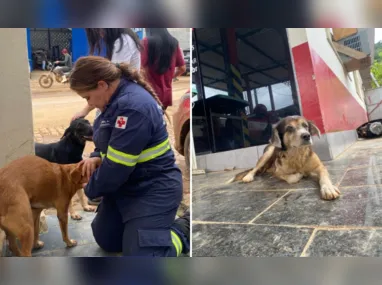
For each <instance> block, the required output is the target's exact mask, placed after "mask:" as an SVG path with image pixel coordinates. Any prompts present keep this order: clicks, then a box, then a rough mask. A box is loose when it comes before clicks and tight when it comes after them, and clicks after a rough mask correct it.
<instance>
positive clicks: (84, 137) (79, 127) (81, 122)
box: [35, 118, 95, 220]
mask: <svg viewBox="0 0 382 285" xmlns="http://www.w3.org/2000/svg"><path fill="white" fill-rule="evenodd" d="M92 137H93V127H92V125H91V124H90V122H89V121H88V120H86V119H84V118H78V119H76V120H74V121H72V122H71V123H70V126H69V127H68V128H67V129H66V130H65V133H64V135H63V136H62V137H61V139H60V140H59V141H58V142H55V143H50V144H42V143H35V154H36V156H39V157H41V158H44V159H46V160H48V161H50V162H54V163H58V164H70V163H78V162H80V161H82V154H83V152H84V149H85V145H86V141H92ZM77 194H78V196H79V198H80V201H81V205H82V208H83V209H84V210H85V211H88V212H91V211H94V210H95V207H92V206H89V204H88V202H87V199H86V197H85V193H84V190H83V189H81V190H79V191H78V192H77ZM69 212H70V216H71V218H72V219H74V220H80V219H81V218H82V217H81V216H80V215H79V214H78V213H76V212H75V211H74V209H73V207H72V203H71V204H70V206H69Z"/></svg>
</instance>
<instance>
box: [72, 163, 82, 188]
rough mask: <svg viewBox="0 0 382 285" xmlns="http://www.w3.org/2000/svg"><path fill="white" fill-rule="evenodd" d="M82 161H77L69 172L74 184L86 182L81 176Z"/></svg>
mask: <svg viewBox="0 0 382 285" xmlns="http://www.w3.org/2000/svg"><path fill="white" fill-rule="evenodd" d="M82 166H83V161H81V162H80V163H77V165H76V166H75V167H74V168H73V169H72V171H71V172H70V177H71V178H72V181H73V182H74V183H75V184H81V183H85V182H86V178H85V177H83V176H82Z"/></svg>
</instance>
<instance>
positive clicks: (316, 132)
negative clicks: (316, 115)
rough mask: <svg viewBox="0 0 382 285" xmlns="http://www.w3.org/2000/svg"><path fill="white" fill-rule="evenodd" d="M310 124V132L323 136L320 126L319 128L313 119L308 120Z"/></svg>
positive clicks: (313, 134) (319, 136)
mask: <svg viewBox="0 0 382 285" xmlns="http://www.w3.org/2000/svg"><path fill="white" fill-rule="evenodd" d="M308 124H309V132H310V134H311V135H312V136H315V135H317V136H318V138H321V132H320V130H319V128H317V126H316V125H315V124H314V123H313V122H312V121H308Z"/></svg>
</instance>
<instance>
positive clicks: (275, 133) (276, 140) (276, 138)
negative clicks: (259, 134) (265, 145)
mask: <svg viewBox="0 0 382 285" xmlns="http://www.w3.org/2000/svg"><path fill="white" fill-rule="evenodd" d="M269 142H270V143H271V145H273V146H275V147H279V148H282V144H281V138H280V135H279V130H278V128H277V125H276V126H274V127H273V129H272V136H271V139H270V141H269Z"/></svg>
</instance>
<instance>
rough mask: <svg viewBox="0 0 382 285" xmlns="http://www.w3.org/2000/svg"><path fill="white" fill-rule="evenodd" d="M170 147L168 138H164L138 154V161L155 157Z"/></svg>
mask: <svg viewBox="0 0 382 285" xmlns="http://www.w3.org/2000/svg"><path fill="white" fill-rule="evenodd" d="M170 148H171V146H170V142H169V141H168V139H166V140H165V141H164V142H162V143H160V144H158V145H156V146H154V147H150V148H148V149H146V150H144V151H142V152H141V154H140V155H139V159H138V162H139V163H142V162H146V161H149V160H152V159H154V158H157V157H158V156H161V155H162V154H164V153H165V152H166V151H168V150H169V149H170Z"/></svg>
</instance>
